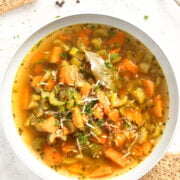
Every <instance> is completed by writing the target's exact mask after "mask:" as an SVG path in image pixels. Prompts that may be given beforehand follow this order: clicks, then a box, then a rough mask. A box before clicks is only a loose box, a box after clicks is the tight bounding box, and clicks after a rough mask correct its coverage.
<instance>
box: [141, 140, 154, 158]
mask: <svg viewBox="0 0 180 180" xmlns="http://www.w3.org/2000/svg"><path fill="white" fill-rule="evenodd" d="M142 146H143V152H144V155H148V154H149V153H150V152H151V150H152V144H151V142H150V141H146V142H144V143H143V144H142Z"/></svg>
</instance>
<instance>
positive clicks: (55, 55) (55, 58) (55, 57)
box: [49, 46, 62, 64]
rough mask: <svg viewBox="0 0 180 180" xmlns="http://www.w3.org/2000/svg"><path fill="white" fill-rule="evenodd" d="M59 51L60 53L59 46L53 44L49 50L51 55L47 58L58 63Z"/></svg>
mask: <svg viewBox="0 0 180 180" xmlns="http://www.w3.org/2000/svg"><path fill="white" fill-rule="evenodd" d="M61 53H62V48H61V47H59V46H54V47H53V49H52V50H51V55H50V58H49V62H50V63H54V64H56V63H58V62H59V61H60V59H61V56H60V55H61Z"/></svg>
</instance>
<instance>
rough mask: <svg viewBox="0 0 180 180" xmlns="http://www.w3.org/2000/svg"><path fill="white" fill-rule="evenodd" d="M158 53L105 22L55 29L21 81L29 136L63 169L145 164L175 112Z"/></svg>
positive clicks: (106, 174)
mask: <svg viewBox="0 0 180 180" xmlns="http://www.w3.org/2000/svg"><path fill="white" fill-rule="evenodd" d="M168 104H169V103H168V89H167V85H166V80H165V77H164V74H163V72H162V69H161V67H160V65H159V64H158V62H157V60H156V57H154V55H153V54H152V53H151V52H150V51H149V50H148V49H147V48H146V47H145V46H144V45H143V44H142V43H141V42H140V41H139V40H137V39H136V38H135V37H133V36H132V35H130V34H128V33H127V32H124V31H122V30H119V29H116V28H113V27H110V26H106V25H99V24H79V25H73V26H69V27H64V28H62V29H59V30H56V31H55V32H53V33H51V34H49V35H48V36H47V37H45V38H43V39H42V40H40V41H39V42H38V43H37V44H36V45H35V46H34V47H33V48H32V49H31V50H30V51H29V53H28V54H27V55H26V57H25V59H24V60H23V62H22V64H21V65H20V67H19V69H18V72H17V74H16V77H15V80H14V86H13V91H12V109H13V116H14V120H15V123H16V126H17V129H18V131H19V134H20V135H21V136H22V139H23V141H24V142H25V144H26V145H27V146H28V147H29V149H30V150H31V151H32V153H34V154H35V155H36V156H37V157H38V159H39V160H41V161H43V162H44V163H45V164H47V165H48V166H49V167H51V168H53V169H54V170H56V171H58V172H59V173H61V174H64V175H67V176H73V177H79V178H82V179H83V178H85V179H86V178H87V179H91V178H97V179H99V178H105V179H106V178H107V179H109V178H110V177H114V176H117V175H120V174H122V173H125V172H127V171H129V170H130V169H132V168H133V167H135V166H137V165H138V164H139V163H140V162H142V161H143V160H144V159H145V158H146V157H147V156H148V155H149V154H150V153H151V152H152V150H153V148H154V146H156V144H157V142H158V140H159V138H160V137H161V135H162V133H163V130H164V128H165V124H166V122H167V118H168Z"/></svg>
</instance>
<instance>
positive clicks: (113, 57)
mask: <svg viewBox="0 0 180 180" xmlns="http://www.w3.org/2000/svg"><path fill="white" fill-rule="evenodd" d="M117 56H118V54H117V53H114V54H111V55H110V58H111V60H115V59H116V58H117Z"/></svg>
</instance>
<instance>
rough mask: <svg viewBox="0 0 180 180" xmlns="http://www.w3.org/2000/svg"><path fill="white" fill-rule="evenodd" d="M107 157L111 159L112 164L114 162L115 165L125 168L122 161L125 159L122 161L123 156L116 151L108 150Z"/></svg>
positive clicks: (106, 151)
mask: <svg viewBox="0 0 180 180" xmlns="http://www.w3.org/2000/svg"><path fill="white" fill-rule="evenodd" d="M104 153H105V156H106V157H107V158H108V159H110V160H111V161H112V162H114V163H115V164H117V165H119V166H121V167H123V163H122V161H123V160H124V159H122V154H121V153H119V152H117V151H116V150H114V149H112V148H109V149H107V150H105V152H104Z"/></svg>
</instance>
